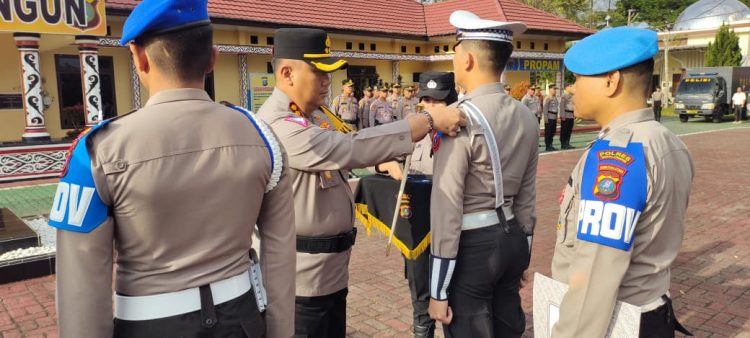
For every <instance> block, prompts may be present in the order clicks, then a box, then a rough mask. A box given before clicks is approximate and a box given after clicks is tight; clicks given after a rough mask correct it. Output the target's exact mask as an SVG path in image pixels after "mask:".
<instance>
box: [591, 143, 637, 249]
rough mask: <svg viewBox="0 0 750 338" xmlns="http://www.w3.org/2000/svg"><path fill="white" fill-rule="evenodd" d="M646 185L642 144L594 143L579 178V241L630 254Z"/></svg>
mask: <svg viewBox="0 0 750 338" xmlns="http://www.w3.org/2000/svg"><path fill="white" fill-rule="evenodd" d="M647 184H648V181H647V174H646V161H645V156H644V152H643V145H642V144H640V143H630V144H628V145H627V147H625V148H622V147H616V146H611V145H610V142H609V141H607V140H599V141H597V142H596V143H594V144H593V146H592V147H591V150H589V154H588V157H587V158H586V165H585V166H584V168H583V177H582V179H581V203H580V207H579V210H578V234H577V237H578V239H580V240H583V241H587V242H591V243H596V244H599V245H604V246H608V247H612V248H616V249H620V250H623V251H629V250H630V248H632V247H633V241H634V235H635V229H636V225H637V224H638V218H639V217H640V215H641V213H642V212H643V210H644V209H645V208H646V198H647Z"/></svg>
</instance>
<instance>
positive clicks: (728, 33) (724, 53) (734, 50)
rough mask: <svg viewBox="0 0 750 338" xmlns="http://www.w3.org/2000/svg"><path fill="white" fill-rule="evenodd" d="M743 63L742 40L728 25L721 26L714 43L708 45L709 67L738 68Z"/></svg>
mask: <svg viewBox="0 0 750 338" xmlns="http://www.w3.org/2000/svg"><path fill="white" fill-rule="evenodd" d="M741 62H742V51H741V50H740V38H739V36H737V34H735V33H734V30H729V27H727V26H726V25H721V28H719V31H718V32H716V37H714V41H713V42H709V43H708V49H707V50H706V66H707V67H724V66H729V67H736V66H739V65H740V63H741Z"/></svg>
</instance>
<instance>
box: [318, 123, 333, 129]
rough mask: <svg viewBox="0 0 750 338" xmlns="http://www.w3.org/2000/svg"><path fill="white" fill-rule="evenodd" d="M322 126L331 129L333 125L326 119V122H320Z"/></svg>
mask: <svg viewBox="0 0 750 338" xmlns="http://www.w3.org/2000/svg"><path fill="white" fill-rule="evenodd" d="M320 127H321V128H323V129H329V128H330V127H331V125H330V124H329V123H328V122H325V121H324V122H321V123H320Z"/></svg>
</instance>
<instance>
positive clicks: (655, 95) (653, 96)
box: [651, 91, 664, 101]
mask: <svg viewBox="0 0 750 338" xmlns="http://www.w3.org/2000/svg"><path fill="white" fill-rule="evenodd" d="M651 100H653V101H664V93H662V92H657V91H655V92H654V93H653V94H651Z"/></svg>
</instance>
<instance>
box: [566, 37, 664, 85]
mask: <svg viewBox="0 0 750 338" xmlns="http://www.w3.org/2000/svg"><path fill="white" fill-rule="evenodd" d="M658 51H659V43H658V38H657V37H656V32H655V31H652V30H649V29H643V28H633V27H617V28H609V29H604V30H601V31H599V32H598V33H596V34H594V35H591V36H589V37H587V38H585V39H583V40H581V41H579V42H578V43H576V44H575V45H573V47H571V48H570V49H569V50H568V52H567V53H565V59H564V62H565V67H567V68H568V70H570V71H571V72H573V73H575V74H578V75H599V74H604V73H608V72H612V71H615V70H619V69H623V68H627V67H630V66H632V65H635V64H638V63H640V62H643V61H646V60H648V59H651V58H653V57H654V55H656V53H657V52H658Z"/></svg>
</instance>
